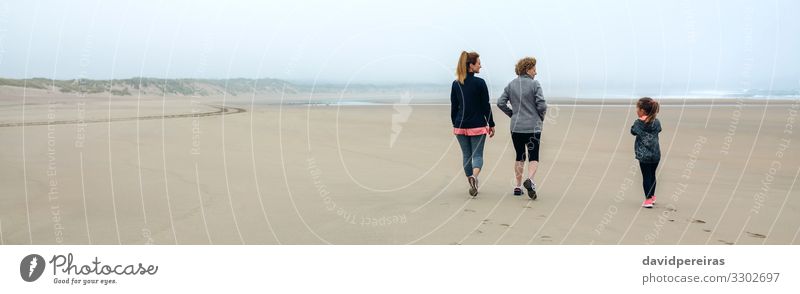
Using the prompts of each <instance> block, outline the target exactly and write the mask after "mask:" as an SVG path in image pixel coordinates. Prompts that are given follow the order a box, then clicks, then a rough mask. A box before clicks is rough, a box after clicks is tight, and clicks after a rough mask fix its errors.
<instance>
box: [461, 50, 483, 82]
mask: <svg viewBox="0 0 800 294" xmlns="http://www.w3.org/2000/svg"><path fill="white" fill-rule="evenodd" d="M478 57H481V56H480V55H479V54H478V52H474V51H473V52H467V51H461V55H460V56H458V65H457V66H456V79H457V80H458V83H459V84H462V85H463V84H464V80H465V79H466V78H467V72H469V65H470V64H475V63H477V62H478Z"/></svg>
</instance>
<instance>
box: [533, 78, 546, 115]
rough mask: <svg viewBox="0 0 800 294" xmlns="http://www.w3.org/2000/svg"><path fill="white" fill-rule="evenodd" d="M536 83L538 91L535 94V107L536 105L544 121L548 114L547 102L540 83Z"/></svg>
mask: <svg viewBox="0 0 800 294" xmlns="http://www.w3.org/2000/svg"><path fill="white" fill-rule="evenodd" d="M534 82H535V83H536V90H535V93H534V96H535V97H534V103H535V104H534V105H536V112H538V113H539V117H541V118H542V120H544V116H545V114H547V101H545V100H544V93H542V85H541V84H539V81H536V80H534Z"/></svg>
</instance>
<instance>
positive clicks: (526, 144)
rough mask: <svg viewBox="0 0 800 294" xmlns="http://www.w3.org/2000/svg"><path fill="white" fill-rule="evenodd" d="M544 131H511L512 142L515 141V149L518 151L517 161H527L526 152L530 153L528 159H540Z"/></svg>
mask: <svg viewBox="0 0 800 294" xmlns="http://www.w3.org/2000/svg"><path fill="white" fill-rule="evenodd" d="M541 139H542V133H514V132H511V142H513V143H514V151H516V152H517V159H516V160H517V161H525V152H526V151H527V153H528V157H529V158H528V161H539V145H540V144H541V141H542V140H541Z"/></svg>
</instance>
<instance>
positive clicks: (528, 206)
mask: <svg viewBox="0 0 800 294" xmlns="http://www.w3.org/2000/svg"><path fill="white" fill-rule="evenodd" d="M522 208H533V206H530V205H523V206H522Z"/></svg>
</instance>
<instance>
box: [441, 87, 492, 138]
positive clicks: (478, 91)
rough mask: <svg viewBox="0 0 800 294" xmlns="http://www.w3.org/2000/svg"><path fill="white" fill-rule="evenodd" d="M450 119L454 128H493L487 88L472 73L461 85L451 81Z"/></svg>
mask: <svg viewBox="0 0 800 294" xmlns="http://www.w3.org/2000/svg"><path fill="white" fill-rule="evenodd" d="M450 119H451V120H452V122H453V127H454V128H463V129H471V128H479V127H485V126H486V125H489V126H490V127H494V119H493V118H492V107H491V105H490V104H489V88H488V87H486V82H485V81H484V80H483V79H481V78H479V77H476V76H475V74H474V73H468V74H467V78H466V79H464V84H463V85H462V84H461V83H459V82H458V80H456V81H453V87H452V88H451V89H450Z"/></svg>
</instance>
